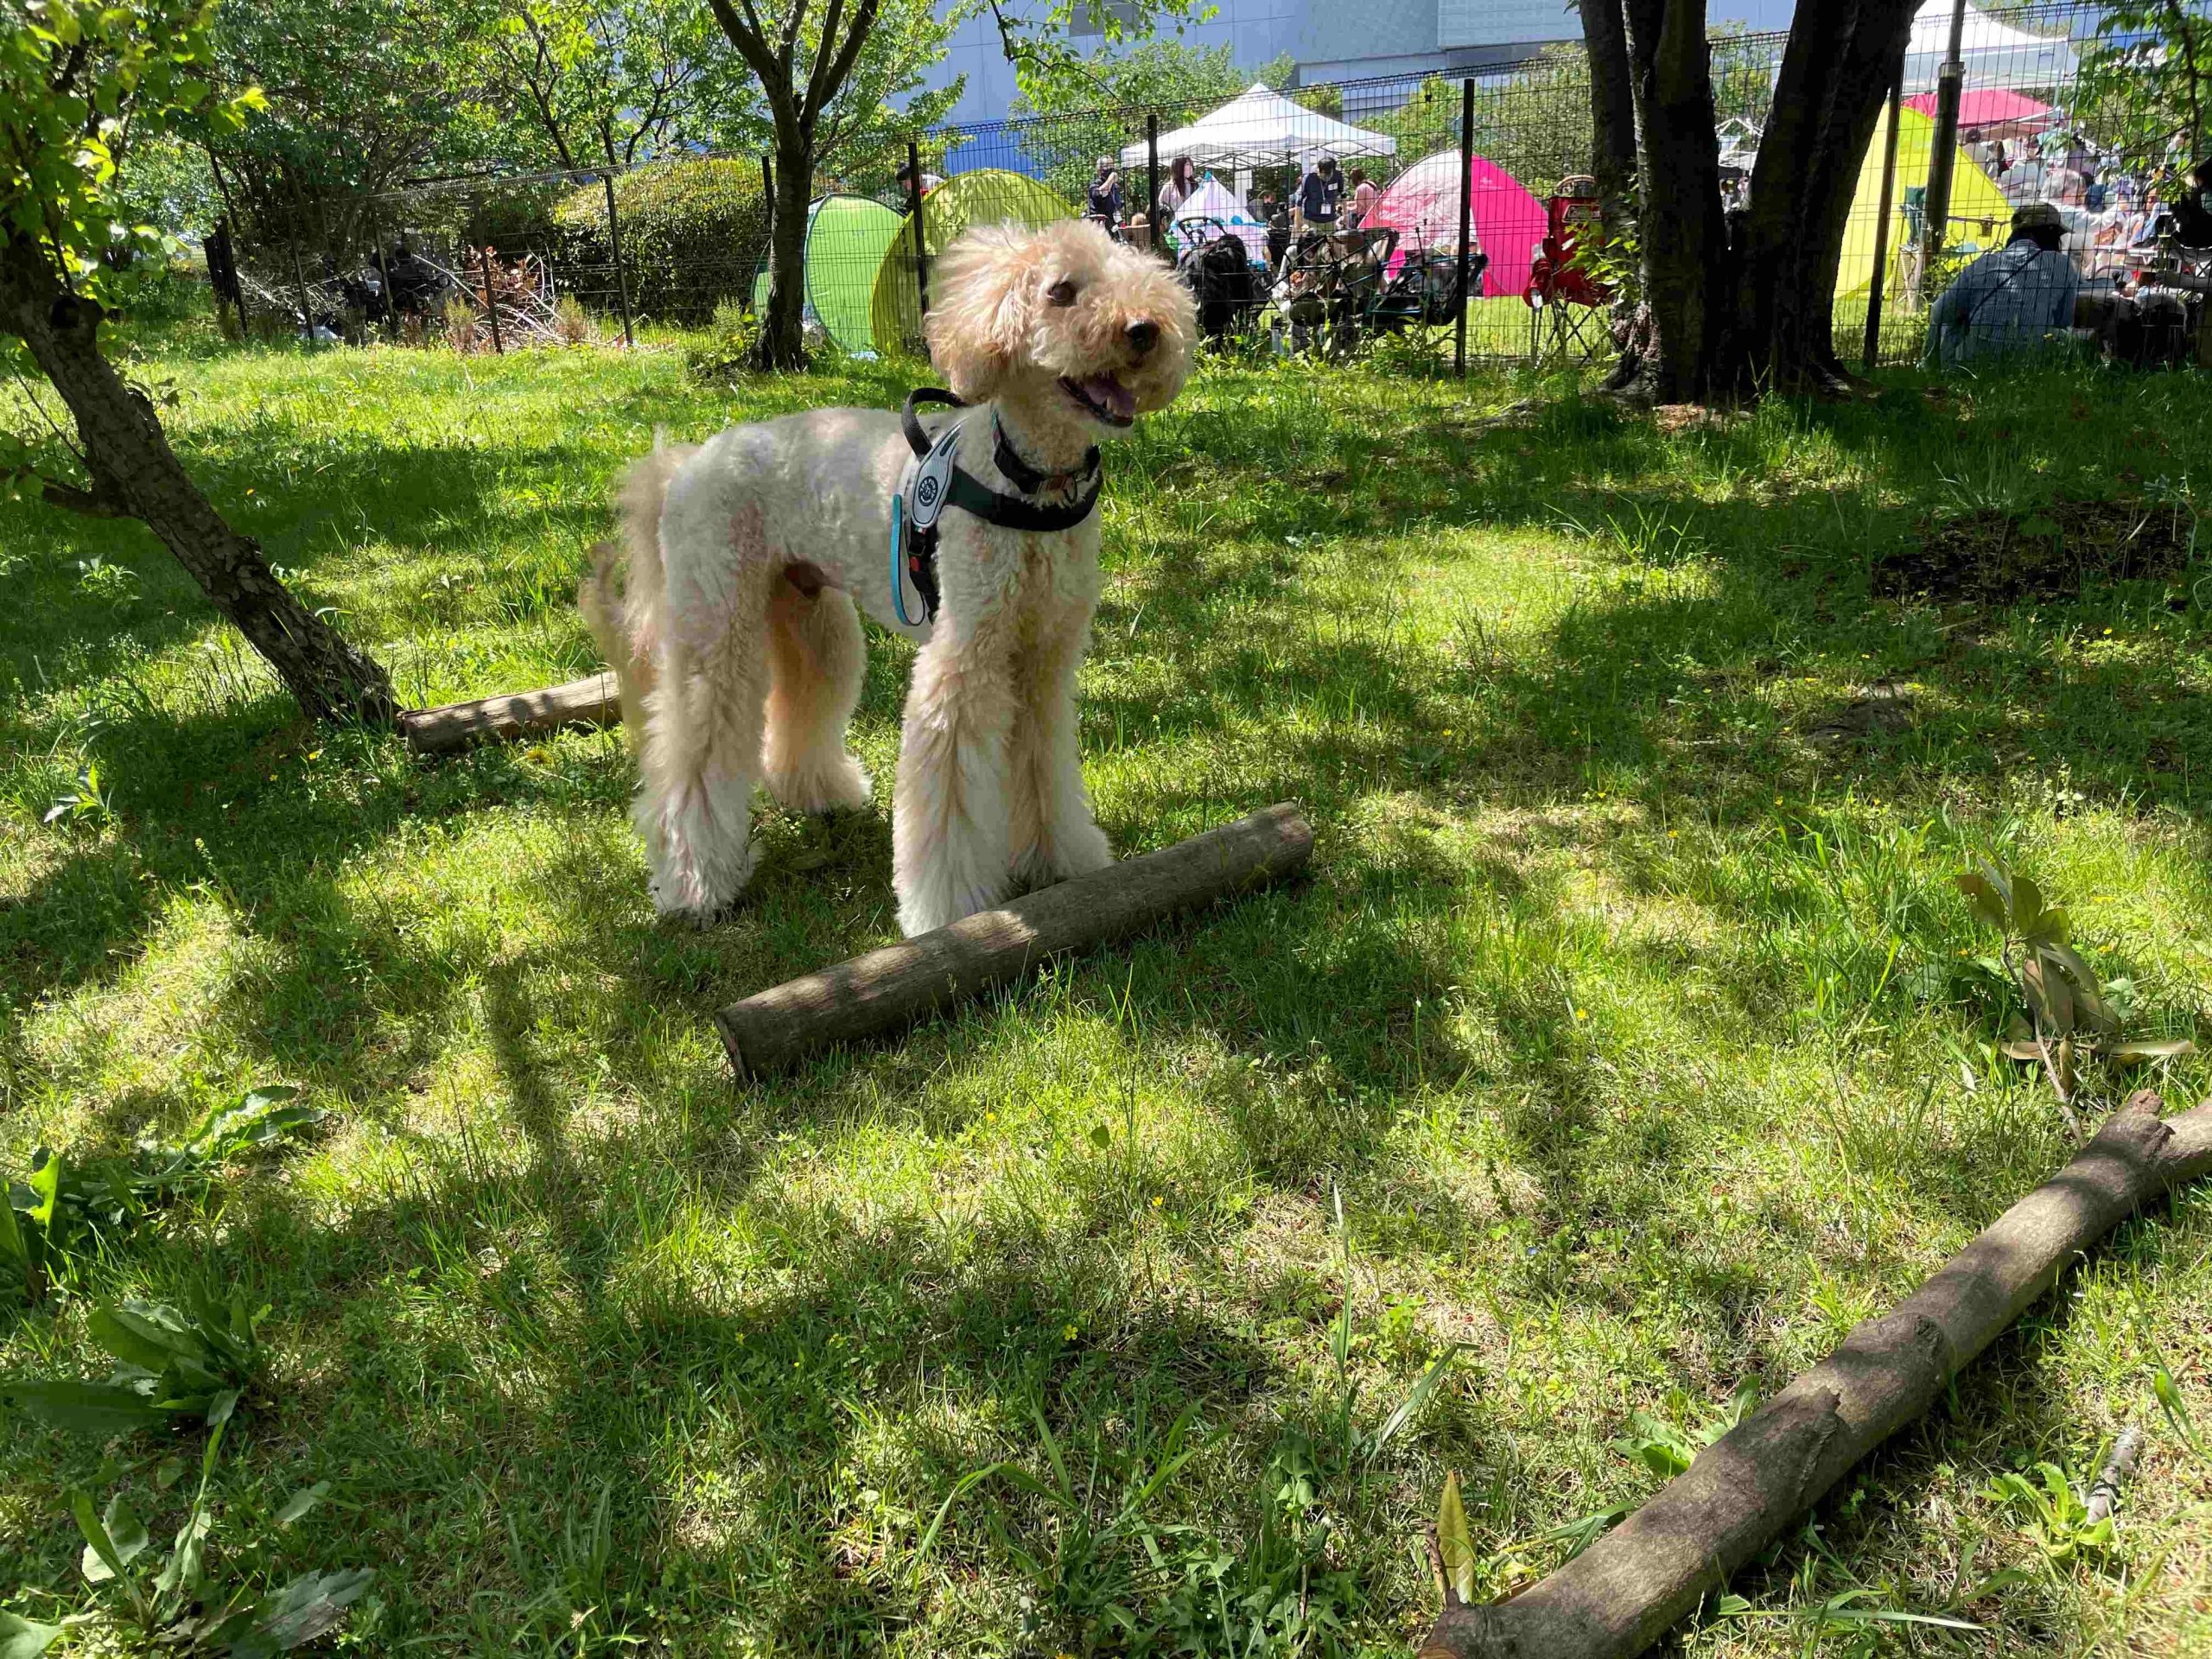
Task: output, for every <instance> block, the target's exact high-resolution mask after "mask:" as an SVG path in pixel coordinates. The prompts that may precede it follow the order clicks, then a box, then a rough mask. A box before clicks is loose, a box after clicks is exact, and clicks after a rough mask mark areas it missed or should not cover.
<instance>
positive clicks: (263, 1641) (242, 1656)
mask: <svg viewBox="0 0 2212 1659" xmlns="http://www.w3.org/2000/svg"><path fill="white" fill-rule="evenodd" d="M375 1576H376V1575H375V1574H374V1573H371V1572H370V1571H369V1570H368V1569H367V1568H366V1567H355V1568H353V1570H351V1571H350V1572H345V1573H302V1574H301V1575H300V1576H299V1577H298V1578H296V1579H294V1580H292V1581H291V1583H289V1584H288V1585H286V1586H284V1587H283V1590H282V1591H280V1592H278V1593H277V1595H276V1596H275V1597H273V1598H272V1599H270V1600H268V1601H265V1602H264V1603H263V1604H262V1605H261V1606H260V1607H259V1608H258V1609H257V1618H256V1619H255V1621H254V1625H253V1628H252V1630H250V1631H248V1632H247V1633H246V1634H245V1636H244V1637H240V1638H239V1639H238V1641H235V1642H233V1643H231V1659H268V1656H270V1655H273V1654H279V1653H289V1652H290V1651H291V1650H292V1649H294V1648H299V1647H305V1646H306V1645H307V1644H308V1643H310V1642H312V1641H314V1640H315V1637H319V1636H321V1635H323V1634H325V1633H326V1632H327V1631H329V1630H334V1629H335V1628H336V1626H337V1624H338V1622H339V1621H340V1619H342V1618H345V1616H346V1608H348V1607H350V1606H351V1605H353V1603H354V1602H356V1601H358V1600H359V1599H360V1598H361V1592H363V1591H365V1590H366V1589H367V1588H368V1587H369V1585H370V1582H371V1580H373V1579H374V1578H375Z"/></svg>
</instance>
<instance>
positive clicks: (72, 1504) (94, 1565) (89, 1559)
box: [69, 1487, 123, 1584]
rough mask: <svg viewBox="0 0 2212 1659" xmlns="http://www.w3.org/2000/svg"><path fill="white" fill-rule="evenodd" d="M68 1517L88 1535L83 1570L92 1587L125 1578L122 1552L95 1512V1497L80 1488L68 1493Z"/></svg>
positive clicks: (78, 1528) (82, 1563)
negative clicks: (93, 1510) (93, 1507)
mask: <svg viewBox="0 0 2212 1659" xmlns="http://www.w3.org/2000/svg"><path fill="white" fill-rule="evenodd" d="M69 1513H70V1514H71V1515H73V1516H75V1517H76V1519H77V1530H78V1531H79V1532H80V1533H82V1534H83V1535H85V1554H84V1560H83V1561H82V1562H81V1564H80V1565H81V1566H82V1567H83V1569H84V1573H85V1577H86V1580H88V1581H89V1582H91V1583H93V1584H105V1583H106V1582H107V1581H108V1580H110V1579H119V1578H121V1577H122V1576H123V1555H122V1552H121V1551H119V1550H118V1549H117V1548H116V1547H115V1540H114V1539H112V1538H111V1537H109V1536H108V1535H107V1529H106V1528H105V1527H104V1526H102V1525H101V1524H100V1518H99V1516H97V1515H95V1514H94V1513H93V1512H92V1495H91V1494H90V1493H88V1492H86V1491H84V1490H83V1489H82V1488H81V1487H79V1488H73V1489H72V1490H71V1491H70V1493H69Z"/></svg>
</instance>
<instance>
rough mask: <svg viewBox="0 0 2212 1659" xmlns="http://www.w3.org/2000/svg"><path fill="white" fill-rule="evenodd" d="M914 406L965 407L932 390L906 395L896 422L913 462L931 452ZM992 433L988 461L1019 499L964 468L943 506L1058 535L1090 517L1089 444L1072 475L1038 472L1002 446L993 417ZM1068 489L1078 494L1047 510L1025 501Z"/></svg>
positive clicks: (1092, 459) (1094, 498) (1095, 472)
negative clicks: (1046, 490) (1042, 491)
mask: <svg viewBox="0 0 2212 1659" xmlns="http://www.w3.org/2000/svg"><path fill="white" fill-rule="evenodd" d="M915 404H950V405H951V406H952V407H953V408H955V409H965V408H966V407H968V405H967V404H963V403H962V402H961V401H960V399H958V398H957V397H954V396H953V395H952V394H951V393H950V392H949V391H943V390H941V389H939V388H938V387H935V386H918V387H916V388H915V389H914V390H913V391H910V392H908V393H907V394H906V407H905V408H904V409H902V410H900V411H899V421H900V423H901V424H902V425H903V426H904V428H905V429H906V443H907V446H908V447H909V448H912V450H913V452H914V454H915V455H916V457H917V458H919V457H922V456H925V455H927V454H929V452H930V435H929V434H928V432H926V431H925V430H924V429H923V427H922V420H921V416H918V415H917V414H916V413H915V412H914V405H915ZM992 429H993V433H994V435H995V438H996V440H997V442H996V447H995V453H994V454H993V455H992V458H991V459H992V461H993V464H995V466H996V467H998V469H999V470H1000V471H1001V472H1002V473H1004V474H1006V475H1007V480H1008V481H1009V482H1010V483H1012V484H1013V485H1014V487H1015V488H1016V489H1017V490H1019V491H1020V492H1021V493H1020V494H1019V495H1002V494H1001V493H999V492H998V491H996V490H995V489H993V488H991V487H990V486H988V484H985V483H983V482H982V480H979V479H977V478H976V477H975V476H974V475H973V474H970V473H969V472H968V471H967V470H966V469H965V468H964V467H957V466H956V467H954V468H953V469H952V478H951V481H950V487H949V490H948V493H947V494H946V496H945V501H946V504H947V505H950V506H955V507H958V508H960V509H961V510H962V511H963V512H970V513H973V514H974V515H975V516H976V518H981V519H983V520H985V521H986V522H988V523H990V524H1000V525H1003V526H1004V527H1005V528H1007V529H1008V530H1033V531H1058V530H1071V529H1073V528H1074V527H1075V526H1076V525H1077V524H1081V523H1082V522H1083V521H1084V519H1086V518H1090V511H1091V509H1092V508H1093V507H1095V506H1096V505H1098V486H1099V485H1100V483H1101V481H1102V479H1101V474H1100V468H1099V465H1098V450H1097V448H1096V446H1095V445H1094V446H1093V447H1092V448H1091V451H1090V454H1088V455H1085V456H1084V462H1083V466H1082V467H1081V468H1080V469H1079V470H1077V471H1076V472H1072V473H1040V472H1039V471H1038V470H1037V469H1036V468H1035V467H1032V466H1031V465H1030V464H1029V463H1028V462H1027V461H1024V460H1022V458H1021V457H1020V455H1018V454H1014V446H1013V445H1012V444H1011V443H1008V442H1007V437H1006V431H1005V429H1004V428H1002V427H1000V426H999V425H998V424H997V416H996V415H995V414H994V415H993V416H992ZM1046 486H1051V487H1053V488H1067V487H1070V486H1081V489H1082V493H1080V494H1079V495H1077V497H1076V499H1074V500H1073V501H1071V502H1069V503H1067V504H1066V505H1052V506H1047V505H1043V504H1041V503H1039V502H1035V501H1030V500H1027V499H1024V497H1026V496H1028V495H1033V494H1035V493H1037V492H1038V491H1039V490H1040V489H1043V488H1045V487H1046Z"/></svg>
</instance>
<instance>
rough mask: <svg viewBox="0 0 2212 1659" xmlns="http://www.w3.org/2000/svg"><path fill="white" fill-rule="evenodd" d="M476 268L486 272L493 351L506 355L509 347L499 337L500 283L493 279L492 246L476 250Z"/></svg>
mask: <svg viewBox="0 0 2212 1659" xmlns="http://www.w3.org/2000/svg"><path fill="white" fill-rule="evenodd" d="M476 268H477V269H478V270H480V271H482V272H483V273H484V309H485V310H486V311H487V312H489V313H490V314H491V317H492V351H493V355H495V356H498V357H505V355H506V354H507V348H506V346H505V345H504V344H503V343H502V342H501V341H500V339H499V284H498V283H495V282H493V280H492V250H491V249H490V248H488V247H486V248H479V249H477V250H476Z"/></svg>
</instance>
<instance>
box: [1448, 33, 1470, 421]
mask: <svg viewBox="0 0 2212 1659" xmlns="http://www.w3.org/2000/svg"><path fill="white" fill-rule="evenodd" d="M1474 171H1475V81H1474V77H1473V76H1471V75H1470V76H1469V77H1468V78H1467V79H1465V80H1463V81H1461V82H1460V83H1459V317H1458V319H1457V321H1455V322H1454V323H1453V325H1452V373H1454V374H1456V375H1458V376H1459V377H1460V378H1462V379H1464V378H1466V373H1467V310H1468V308H1469V307H1470V306H1471V305H1473V303H1474V297H1475V296H1473V295H1471V294H1470V293H1468V292H1467V271H1468V270H1469V268H1470V267H1471V266H1472V265H1473V264H1474V261H1473V259H1471V257H1469V255H1470V253H1471V249H1470V248H1469V247H1468V243H1470V242H1471V241H1472V240H1473V239H1474V233H1475V196H1474Z"/></svg>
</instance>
